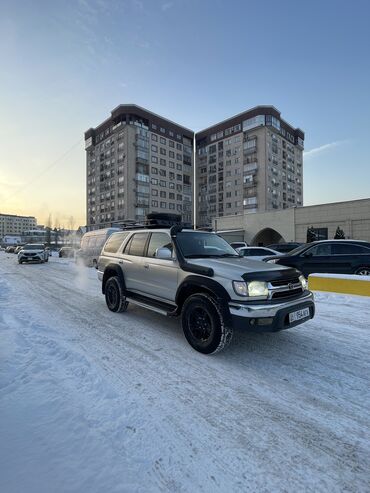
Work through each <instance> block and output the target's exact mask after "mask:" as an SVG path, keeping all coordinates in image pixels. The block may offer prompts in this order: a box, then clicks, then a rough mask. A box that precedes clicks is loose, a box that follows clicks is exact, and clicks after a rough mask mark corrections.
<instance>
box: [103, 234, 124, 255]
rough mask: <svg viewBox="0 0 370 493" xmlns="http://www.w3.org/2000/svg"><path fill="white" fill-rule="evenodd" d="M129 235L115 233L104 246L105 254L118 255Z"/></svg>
mask: <svg viewBox="0 0 370 493" xmlns="http://www.w3.org/2000/svg"><path fill="white" fill-rule="evenodd" d="M127 235H128V233H114V234H113V235H111V236H110V237H109V238H108V241H107V242H106V244H105V246H104V252H105V253H116V252H117V250H118V249H119V247H120V246H121V245H122V242H123V240H124V239H125V238H126V237H127Z"/></svg>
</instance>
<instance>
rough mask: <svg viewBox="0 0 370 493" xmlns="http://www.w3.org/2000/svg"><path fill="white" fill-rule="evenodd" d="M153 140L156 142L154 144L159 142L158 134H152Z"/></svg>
mask: <svg viewBox="0 0 370 493" xmlns="http://www.w3.org/2000/svg"><path fill="white" fill-rule="evenodd" d="M152 140H154V142H158V136H157V135H156V134H152Z"/></svg>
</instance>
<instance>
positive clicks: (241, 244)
mask: <svg viewBox="0 0 370 493" xmlns="http://www.w3.org/2000/svg"><path fill="white" fill-rule="evenodd" d="M230 246H231V247H232V248H234V250H236V251H237V252H238V251H239V249H240V248H243V247H247V246H248V243H246V242H245V241H232V242H231V243H230Z"/></svg>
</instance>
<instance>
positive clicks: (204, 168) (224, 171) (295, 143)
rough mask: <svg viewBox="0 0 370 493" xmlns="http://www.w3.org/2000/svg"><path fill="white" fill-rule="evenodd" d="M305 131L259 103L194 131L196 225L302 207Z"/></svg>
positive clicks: (274, 109)
mask: <svg viewBox="0 0 370 493" xmlns="http://www.w3.org/2000/svg"><path fill="white" fill-rule="evenodd" d="M303 148H304V133H303V131H302V130H300V129H299V128H294V127H292V126H291V125H290V124H288V123H287V122H286V121H284V120H283V119H282V118H281V116H280V112H279V111H278V110H277V109H276V108H274V107H273V106H257V107H255V108H253V109H250V110H248V111H245V112H243V113H240V114H238V115H236V116H234V117H232V118H229V119H227V120H225V121H223V122H220V123H218V124H216V125H213V126H212V127H209V128H207V129H206V130H203V131H201V132H199V133H197V134H196V151H197V152H196V184H197V190H196V194H197V198H198V202H197V226H200V227H202V226H211V225H212V219H214V218H216V217H222V216H229V215H235V214H243V213H245V212H264V211H270V210H279V209H287V208H290V207H294V206H302V205H303V183H302V178H303V160H302V155H303Z"/></svg>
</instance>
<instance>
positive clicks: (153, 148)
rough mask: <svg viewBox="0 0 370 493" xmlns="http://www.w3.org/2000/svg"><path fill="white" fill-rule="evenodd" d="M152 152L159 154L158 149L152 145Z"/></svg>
mask: <svg viewBox="0 0 370 493" xmlns="http://www.w3.org/2000/svg"><path fill="white" fill-rule="evenodd" d="M151 149H152V151H153V152H158V147H157V146H156V145H154V144H152V147H151Z"/></svg>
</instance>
